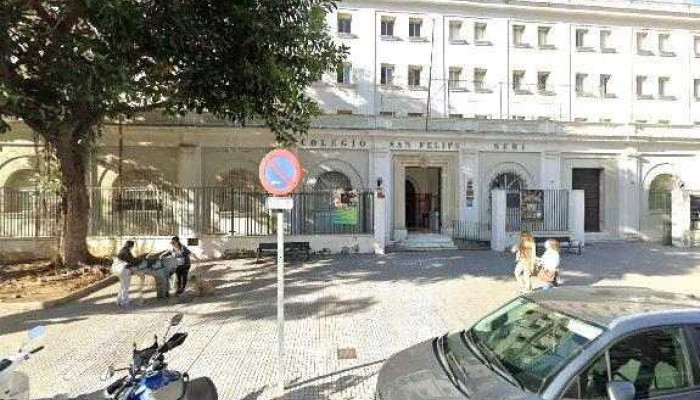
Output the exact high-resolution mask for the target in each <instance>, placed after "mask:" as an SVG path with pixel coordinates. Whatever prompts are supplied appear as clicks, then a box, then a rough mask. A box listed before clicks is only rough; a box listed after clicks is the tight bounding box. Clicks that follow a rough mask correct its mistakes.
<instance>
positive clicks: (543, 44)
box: [537, 26, 551, 48]
mask: <svg viewBox="0 0 700 400" xmlns="http://www.w3.org/2000/svg"><path fill="white" fill-rule="evenodd" d="M550 30H551V28H550V27H548V26H540V27H538V28H537V45H538V46H539V47H540V48H547V47H550V44H549V31H550Z"/></svg>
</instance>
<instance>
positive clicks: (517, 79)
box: [511, 69, 525, 92]
mask: <svg viewBox="0 0 700 400" xmlns="http://www.w3.org/2000/svg"><path fill="white" fill-rule="evenodd" d="M511 75H512V78H511V79H512V82H511V87H512V89H513V91H514V92H520V91H524V90H525V89H523V81H524V80H525V71H524V70H517V69H516V70H513V72H512V74H511Z"/></svg>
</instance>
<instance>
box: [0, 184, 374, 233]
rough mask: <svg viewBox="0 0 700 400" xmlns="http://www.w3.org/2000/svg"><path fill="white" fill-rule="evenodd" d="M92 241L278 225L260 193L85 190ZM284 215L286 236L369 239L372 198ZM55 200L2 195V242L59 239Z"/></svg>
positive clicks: (12, 191) (298, 205)
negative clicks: (4, 239)
mask: <svg viewBox="0 0 700 400" xmlns="http://www.w3.org/2000/svg"><path fill="white" fill-rule="evenodd" d="M89 195H90V214H89V235H90V236H170V235H176V234H183V232H191V233H193V234H196V235H222V236H223V235H226V236H265V235H272V234H275V233H276V223H275V220H274V218H272V217H273V216H272V214H271V212H270V211H269V210H267V209H266V207H265V199H266V198H267V196H268V195H267V194H266V193H262V192H254V191H247V190H240V189H235V188H228V187H190V188H183V187H168V188H164V189H158V188H144V187H135V188H90V189H89ZM292 197H293V199H294V208H293V209H292V210H289V211H285V233H286V234H292V235H306V234H309V235H311V234H365V233H372V232H373V231H374V203H373V201H374V195H373V193H372V192H371V191H366V192H360V193H355V192H352V193H351V194H350V195H348V194H347V193H345V194H343V196H342V199H340V198H339V196H338V194H337V193H336V192H331V191H327V192H321V191H317V192H300V193H295V194H293V195H292ZM60 203H61V202H60V197H59V195H58V194H57V193H54V192H48V191H41V190H39V189H36V188H21V189H18V188H3V189H2V191H0V237H15V238H21V237H42V236H43V237H50V236H57V235H58V234H59V232H60V231H59V228H60V212H59V210H60Z"/></svg>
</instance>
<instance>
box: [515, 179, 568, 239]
mask: <svg viewBox="0 0 700 400" xmlns="http://www.w3.org/2000/svg"><path fill="white" fill-rule="evenodd" d="M528 197H529V198H528ZM506 198H507V200H506V231H507V232H521V231H529V232H566V231H568V230H569V191H568V190H563V189H561V190H560V189H537V190H523V191H512V192H508V193H507V194H506Z"/></svg>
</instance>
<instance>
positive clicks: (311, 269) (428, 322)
mask: <svg viewBox="0 0 700 400" xmlns="http://www.w3.org/2000/svg"><path fill="white" fill-rule="evenodd" d="M512 267H513V259H512V256H511V255H510V254H499V253H493V252H488V251H472V252H464V251H461V252H460V251H454V252H440V253H394V254H389V255H386V256H374V255H353V256H337V257H331V258H325V259H315V260H312V261H311V262H308V263H301V262H298V263H291V264H290V265H289V266H288V268H287V281H286V282H287V286H286V290H287V292H286V293H287V298H286V313H287V324H286V349H287V353H286V359H285V363H286V368H287V387H288V389H287V393H288V395H287V397H286V398H287V399H298V400H302V399H303V400H336V399H337V400H351V399H352V400H355V399H357V400H364V399H366V400H370V399H372V396H373V393H374V385H375V382H376V373H377V371H378V370H379V368H380V366H381V364H382V362H383V361H384V360H385V359H386V358H387V357H389V356H390V355H391V354H393V353H395V352H396V351H399V350H401V349H403V348H405V347H408V346H410V345H413V344H416V343H418V342H421V341H423V340H426V339H429V338H431V337H434V336H436V335H439V334H442V333H444V332H446V331H448V330H455V329H460V328H464V327H466V326H467V325H469V324H471V323H473V322H474V321H475V320H476V319H478V318H479V317H480V316H482V315H483V314H484V313H486V312H488V311H489V310H491V309H492V308H493V307H496V306H497V305H499V304H501V303H503V302H505V301H507V300H508V299H510V298H512V297H513V296H514V295H515V283H514V280H513V279H512V277H511V270H512ZM562 269H563V273H562V278H563V281H564V284H565V285H635V286H649V287H652V288H658V289H665V290H672V291H677V292H684V293H693V292H695V294H700V251H698V250H684V249H675V248H670V247H661V246H656V245H647V244H641V243H624V242H620V243H609V244H594V245H591V246H589V247H587V248H586V250H585V251H584V254H583V255H582V256H576V255H566V256H565V257H564V258H563V264H562ZM196 271H197V272H196V273H197V274H201V275H202V276H205V277H207V278H208V279H211V280H212V281H213V282H214V283H215V284H216V287H217V289H216V290H217V293H216V295H214V296H210V297H203V298H197V297H194V296H192V295H188V296H185V297H183V298H178V299H169V300H167V301H159V300H156V299H155V298H153V295H154V294H153V293H148V294H147V296H146V300H145V302H144V304H142V305H140V306H136V307H135V308H134V309H133V311H131V312H123V311H121V310H120V309H118V308H117V307H116V305H115V304H114V303H115V302H114V298H115V293H116V285H113V286H111V287H109V288H107V289H104V290H101V291H99V292H97V293H95V294H93V295H92V296H90V297H88V298H86V299H84V300H82V301H81V302H78V303H73V304H69V305H65V306H61V307H58V308H54V309H50V310H41V311H18V310H14V311H11V310H9V309H4V310H3V308H2V306H1V305H0V313H1V314H0V335H2V340H1V341H0V353H3V354H4V353H9V352H11V351H14V350H16V348H17V347H18V345H19V344H20V342H21V341H22V340H23V339H24V335H25V331H26V330H27V329H28V328H30V327H32V326H34V325H37V324H45V325H47V327H48V335H47V337H46V338H45V339H44V344H45V345H46V350H45V351H43V352H42V353H40V354H39V355H38V356H37V357H35V358H34V359H32V360H31V362H30V363H28V364H26V365H25V366H24V367H23V368H24V370H25V371H28V372H29V374H30V379H31V385H32V398H34V399H49V398H54V397H56V396H61V397H63V398H65V397H66V396H67V397H69V398H75V397H78V396H81V397H86V398H91V397H94V396H95V393H96V392H97V391H98V390H99V389H101V388H102V387H103V386H104V383H103V382H101V381H100V374H101V372H102V371H103V370H104V369H105V368H106V367H107V365H109V364H112V363H114V364H115V365H116V366H120V365H126V364H127V363H128V361H129V355H130V351H131V346H132V343H133V342H134V341H136V342H137V343H139V344H140V345H145V344H150V340H152V337H153V335H154V334H159V335H162V333H163V332H164V329H165V327H166V324H167V321H168V319H169V318H170V317H171V316H172V315H173V314H174V313H177V312H181V313H184V314H185V318H184V320H183V323H182V324H181V326H180V329H182V330H184V331H187V332H188V333H189V334H190V336H189V338H188V340H187V341H186V342H185V344H184V345H183V346H181V347H179V348H177V349H175V350H173V351H172V353H171V354H169V358H168V359H169V360H170V361H171V367H173V368H175V369H179V370H183V371H185V370H186V371H189V374H190V375H191V376H192V377H197V376H202V375H206V376H210V377H211V378H212V379H213V380H214V382H215V384H216V385H217V387H218V390H219V395H220V396H219V398H221V399H231V400H263V399H271V398H273V394H274V393H273V392H274V390H273V388H274V385H275V377H276V372H275V371H276V367H275V357H276V354H277V347H276V340H277V330H276V308H275V307H276V280H275V279H276V276H275V265H274V264H273V262H272V260H270V261H269V262H267V263H261V264H257V265H256V264H255V263H254V261H253V260H236V261H216V262H207V263H202V264H199V265H198V266H197V267H196ZM339 349H355V350H356V358H352V359H339V357H338V350H339Z"/></svg>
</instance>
